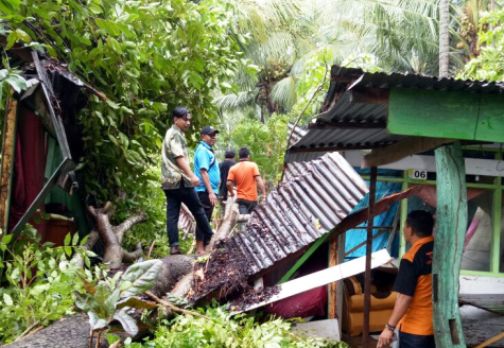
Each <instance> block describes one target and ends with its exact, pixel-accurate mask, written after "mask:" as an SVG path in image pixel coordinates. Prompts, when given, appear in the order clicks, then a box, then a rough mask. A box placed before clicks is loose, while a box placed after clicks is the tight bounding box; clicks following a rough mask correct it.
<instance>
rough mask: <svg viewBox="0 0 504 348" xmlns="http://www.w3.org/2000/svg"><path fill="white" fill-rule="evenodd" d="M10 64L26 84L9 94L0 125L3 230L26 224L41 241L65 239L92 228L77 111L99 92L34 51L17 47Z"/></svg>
mask: <svg viewBox="0 0 504 348" xmlns="http://www.w3.org/2000/svg"><path fill="white" fill-rule="evenodd" d="M9 54H10V55H11V56H10V60H11V65H12V66H15V67H16V68H17V69H19V70H22V74H23V77H24V78H25V80H26V81H27V83H28V88H27V89H26V90H25V91H22V92H21V93H20V94H19V95H13V94H11V95H9V97H8V100H7V108H6V117H5V118H4V124H3V134H2V135H3V147H2V168H1V173H2V176H1V183H0V185H1V195H0V217H1V219H2V221H1V222H2V229H3V231H6V232H8V233H14V234H19V233H20V232H21V230H22V228H23V226H24V225H25V224H26V222H30V223H31V224H32V225H33V226H34V227H35V228H36V230H37V231H38V233H39V235H40V238H41V241H42V242H46V241H49V242H53V243H55V244H57V245H61V244H62V243H63V239H64V237H65V235H66V234H67V233H68V232H76V231H79V233H80V234H81V235H85V234H87V233H88V232H89V230H90V224H89V222H88V220H87V218H86V210H85V204H84V203H85V197H82V195H81V192H82V190H79V188H80V187H82V186H83V183H84V182H83V180H84V179H85V178H84V177H83V176H82V175H77V174H76V172H74V169H75V166H76V164H75V163H76V161H75V159H79V158H80V157H81V156H82V151H83V144H82V130H81V127H79V125H78V122H77V119H76V117H77V113H78V111H79V110H81V109H82V108H83V107H84V106H85V104H86V102H87V97H88V94H89V93H98V92H97V91H95V90H94V89H93V88H92V87H90V86H88V85H86V84H85V83H84V82H82V81H81V80H80V79H79V78H78V77H76V76H75V75H73V74H71V73H70V72H69V71H68V70H67V69H66V67H65V66H64V65H62V64H60V63H58V62H55V61H53V60H50V59H41V58H40V57H39V54H38V53H37V51H35V50H31V49H29V48H24V47H15V48H13V49H11V50H10V51H9Z"/></svg>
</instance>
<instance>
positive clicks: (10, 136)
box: [0, 92, 17, 237]
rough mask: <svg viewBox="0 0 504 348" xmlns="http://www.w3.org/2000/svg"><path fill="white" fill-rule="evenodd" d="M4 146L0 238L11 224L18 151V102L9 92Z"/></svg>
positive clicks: (0, 189) (0, 173) (0, 187)
mask: <svg viewBox="0 0 504 348" xmlns="http://www.w3.org/2000/svg"><path fill="white" fill-rule="evenodd" d="M5 115H6V117H5V119H4V122H5V124H4V131H3V146H2V158H1V168H0V228H1V230H0V237H1V236H2V231H3V233H7V228H8V223H9V205H10V195H11V186H12V171H13V169H14V154H15V149H16V146H15V144H16V123H17V100H16V99H14V98H13V97H12V93H11V92H9V94H8V96H7V107H6V109H5Z"/></svg>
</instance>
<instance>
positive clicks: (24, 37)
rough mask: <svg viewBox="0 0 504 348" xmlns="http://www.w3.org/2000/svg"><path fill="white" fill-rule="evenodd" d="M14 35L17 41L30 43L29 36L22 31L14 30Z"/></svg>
mask: <svg viewBox="0 0 504 348" xmlns="http://www.w3.org/2000/svg"><path fill="white" fill-rule="evenodd" d="M16 35H17V37H18V39H20V40H21V41H23V42H24V43H29V42H30V41H31V37H30V35H28V34H27V33H26V32H25V31H24V30H21V29H16Z"/></svg>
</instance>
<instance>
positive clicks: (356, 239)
mask: <svg viewBox="0 0 504 348" xmlns="http://www.w3.org/2000/svg"><path fill="white" fill-rule="evenodd" d="M401 186H402V185H401V183H390V182H380V181H379V182H377V183H376V198H375V200H376V201H378V200H380V199H382V198H384V197H386V196H388V195H390V194H393V193H396V192H400V191H401ZM368 205H369V193H368V194H366V196H364V198H363V199H362V200H361V201H360V202H359V204H357V206H356V207H355V208H354V209H353V211H357V210H360V209H363V208H367V207H368ZM398 209H399V202H396V203H394V204H392V205H391V207H390V209H389V210H388V211H386V212H384V213H382V214H380V215H377V216H375V217H374V219H373V226H376V227H391V226H392V224H393V222H394V218H395V217H396V215H397V210H398ZM366 226H367V222H364V223H362V224H360V225H358V227H360V228H353V229H350V230H348V231H347V232H346V234H345V252H348V251H349V250H351V249H352V248H354V247H356V246H357V245H359V244H361V243H363V242H364V241H365V240H366V237H367V230H366V228H365V227H366ZM381 231H382V230H379V229H373V236H375V235H377V234H379V233H380V232H381ZM390 232H391V231H388V232H386V233H383V234H382V235H380V236H379V237H377V238H374V239H373V247H372V250H373V251H377V250H380V249H383V248H386V247H387V244H388V240H389V235H390ZM364 255H366V245H365V244H363V245H362V246H361V247H359V248H358V249H356V250H354V251H353V252H352V253H350V254H349V255H347V256H346V258H354V257H361V256H364Z"/></svg>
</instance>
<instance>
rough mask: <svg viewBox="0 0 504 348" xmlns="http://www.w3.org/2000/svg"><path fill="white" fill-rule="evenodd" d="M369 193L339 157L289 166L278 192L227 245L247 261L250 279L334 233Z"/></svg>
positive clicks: (334, 155) (352, 170)
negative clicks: (333, 229) (334, 229)
mask: <svg viewBox="0 0 504 348" xmlns="http://www.w3.org/2000/svg"><path fill="white" fill-rule="evenodd" d="M366 192H367V187H366V184H365V183H364V181H363V180H362V178H361V177H360V176H359V175H358V174H357V173H356V172H355V171H354V169H353V168H352V167H351V166H350V164H348V162H346V160H345V159H344V158H343V157H342V156H341V155H340V154H338V153H328V154H326V155H324V156H323V157H321V158H319V159H316V160H313V161H310V162H304V163H293V164H289V165H288V166H287V168H286V172H285V174H284V180H283V181H282V183H281V184H280V186H279V187H278V189H276V190H274V191H272V192H271V193H270V194H269V195H268V198H267V200H266V202H265V203H264V204H262V205H260V206H259V207H257V208H256V209H255V210H254V212H253V213H252V215H251V217H250V220H249V222H248V223H247V225H246V226H245V229H244V231H243V232H241V233H238V234H237V235H235V236H233V237H232V238H231V239H230V240H229V241H228V243H229V245H230V246H232V247H233V248H237V249H239V250H240V252H241V254H242V256H243V258H244V259H246V260H247V261H248V264H249V265H250V270H249V275H252V274H255V273H258V272H259V271H261V270H264V269H266V268H268V267H270V266H272V265H273V264H274V263H276V262H278V261H280V260H282V259H284V258H285V257H287V256H288V255H290V254H293V253H295V252H297V251H298V250H300V249H301V248H303V247H305V246H307V245H309V244H310V243H312V242H314V241H315V240H316V239H318V238H319V237H321V236H322V235H324V234H325V233H326V232H327V231H329V230H331V229H332V228H334V227H335V226H336V225H338V223H340V222H341V221H342V220H343V219H344V218H345V217H346V216H347V215H348V214H349V213H350V211H351V210H352V209H353V208H354V207H355V206H356V205H357V203H358V202H359V201H360V200H361V199H362V198H363V197H364V195H365V194H366Z"/></svg>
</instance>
